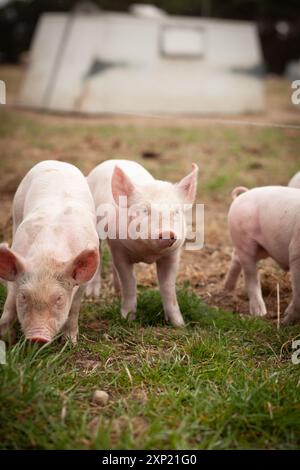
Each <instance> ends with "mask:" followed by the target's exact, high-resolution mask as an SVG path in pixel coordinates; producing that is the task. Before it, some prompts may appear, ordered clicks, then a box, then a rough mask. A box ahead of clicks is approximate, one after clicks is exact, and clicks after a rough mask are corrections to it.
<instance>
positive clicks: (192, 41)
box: [160, 26, 204, 58]
mask: <svg viewBox="0 0 300 470" xmlns="http://www.w3.org/2000/svg"><path fill="white" fill-rule="evenodd" d="M160 51H161V54H162V55H163V56H166V57H182V58H199V57H203V55H204V32H203V29H202V28H191V27H190V28H188V27H176V26H164V27H163V28H162V31H161V38H160Z"/></svg>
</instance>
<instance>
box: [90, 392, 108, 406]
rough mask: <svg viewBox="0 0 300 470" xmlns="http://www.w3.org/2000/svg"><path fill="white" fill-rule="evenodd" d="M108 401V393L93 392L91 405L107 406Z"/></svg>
mask: <svg viewBox="0 0 300 470" xmlns="http://www.w3.org/2000/svg"><path fill="white" fill-rule="evenodd" d="M108 399H109V395H108V393H106V392H104V390H95V392H94V395H93V403H95V404H96V405H101V406H105V405H107V402H108Z"/></svg>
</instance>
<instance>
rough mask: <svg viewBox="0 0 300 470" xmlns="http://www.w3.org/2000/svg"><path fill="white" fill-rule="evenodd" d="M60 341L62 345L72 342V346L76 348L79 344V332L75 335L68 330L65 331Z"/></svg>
mask: <svg viewBox="0 0 300 470" xmlns="http://www.w3.org/2000/svg"><path fill="white" fill-rule="evenodd" d="M60 341H61V343H66V342H67V341H70V343H71V344H72V346H76V344H77V342H78V331H76V332H75V333H74V332H71V331H68V330H64V331H63V335H62V336H61V338H60Z"/></svg>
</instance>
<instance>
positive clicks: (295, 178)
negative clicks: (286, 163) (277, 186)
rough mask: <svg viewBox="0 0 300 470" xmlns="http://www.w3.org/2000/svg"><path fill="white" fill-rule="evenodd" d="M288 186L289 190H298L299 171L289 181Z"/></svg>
mask: <svg viewBox="0 0 300 470" xmlns="http://www.w3.org/2000/svg"><path fill="white" fill-rule="evenodd" d="M288 186H289V187H290V188H298V189H300V171H298V173H296V174H295V175H294V176H293V178H291V179H290V181H289V184H288Z"/></svg>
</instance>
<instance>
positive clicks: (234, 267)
mask: <svg viewBox="0 0 300 470" xmlns="http://www.w3.org/2000/svg"><path fill="white" fill-rule="evenodd" d="M241 270H242V266H241V263H240V260H239V257H238V255H237V254H236V252H235V251H233V253H232V258H231V264H230V268H229V271H228V273H227V275H226V278H225V285H224V287H225V289H226V290H228V291H229V292H230V291H232V290H233V289H234V288H235V286H236V283H237V280H238V277H239V275H240V272H241Z"/></svg>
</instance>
